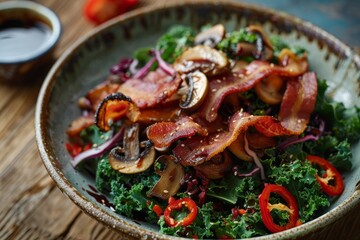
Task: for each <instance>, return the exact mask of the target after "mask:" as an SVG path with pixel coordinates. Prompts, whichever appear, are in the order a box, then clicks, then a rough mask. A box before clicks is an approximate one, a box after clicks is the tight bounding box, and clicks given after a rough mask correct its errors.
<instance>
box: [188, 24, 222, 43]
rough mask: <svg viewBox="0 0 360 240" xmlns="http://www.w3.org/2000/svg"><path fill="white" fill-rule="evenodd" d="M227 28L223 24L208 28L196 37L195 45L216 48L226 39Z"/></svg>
mask: <svg viewBox="0 0 360 240" xmlns="http://www.w3.org/2000/svg"><path fill="white" fill-rule="evenodd" d="M225 33H226V31H225V27H224V25H222V24H216V25H215V26H213V27H211V28H208V29H206V30H204V31H202V32H200V33H199V34H198V35H196V37H195V45H206V46H209V47H215V46H216V45H217V44H218V43H219V42H220V41H221V40H223V38H224V37H225Z"/></svg>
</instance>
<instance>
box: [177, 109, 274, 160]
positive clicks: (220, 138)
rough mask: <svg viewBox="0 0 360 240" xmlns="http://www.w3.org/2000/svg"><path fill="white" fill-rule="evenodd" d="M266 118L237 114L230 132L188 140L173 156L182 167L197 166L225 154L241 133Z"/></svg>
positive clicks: (231, 123)
mask: <svg viewBox="0 0 360 240" xmlns="http://www.w3.org/2000/svg"><path fill="white" fill-rule="evenodd" d="M266 117H268V116H253V115H249V114H248V113H244V112H241V111H240V112H237V113H235V114H234V115H233V116H232V117H231V119H230V122H229V130H228V131H222V132H220V133H213V134H210V135H209V136H207V137H200V136H195V137H192V138H189V139H186V140H184V141H183V142H181V143H179V144H178V145H177V146H176V147H175V148H174V149H173V154H174V155H175V156H176V158H177V160H178V161H179V162H180V163H181V164H182V165H184V166H197V165H199V164H202V163H203V162H206V161H208V160H210V159H211V158H212V157H214V156H215V155H216V154H218V153H221V152H223V151H224V150H225V148H227V147H228V146H229V145H230V144H231V143H232V142H233V141H235V140H236V139H237V137H238V136H239V134H240V133H241V132H243V131H246V129H247V128H248V127H249V126H251V125H253V124H255V123H256V122H258V121H259V120H261V119H262V118H266Z"/></svg>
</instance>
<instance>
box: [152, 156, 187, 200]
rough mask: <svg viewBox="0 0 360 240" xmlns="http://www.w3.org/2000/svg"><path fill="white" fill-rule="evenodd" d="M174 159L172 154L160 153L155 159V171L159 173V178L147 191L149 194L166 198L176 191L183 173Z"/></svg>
mask: <svg viewBox="0 0 360 240" xmlns="http://www.w3.org/2000/svg"><path fill="white" fill-rule="evenodd" d="M175 160H176V159H175V157H174V156H172V155H162V156H160V157H159V158H158V159H156V161H155V164H154V166H155V172H156V173H157V174H158V175H160V179H159V181H158V182H157V183H156V184H155V186H154V187H153V188H152V189H151V191H150V192H149V195H150V196H153V197H158V198H161V199H164V200H168V199H169V197H171V196H174V195H175V194H176V193H177V192H178V190H179V188H180V186H181V183H182V181H183V179H184V176H185V173H184V169H183V167H182V166H181V165H180V164H178V163H175Z"/></svg>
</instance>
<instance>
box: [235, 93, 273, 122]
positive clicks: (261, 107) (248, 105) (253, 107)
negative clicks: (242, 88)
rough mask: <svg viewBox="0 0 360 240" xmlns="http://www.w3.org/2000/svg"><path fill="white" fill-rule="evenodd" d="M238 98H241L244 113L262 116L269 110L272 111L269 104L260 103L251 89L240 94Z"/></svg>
mask: <svg viewBox="0 0 360 240" xmlns="http://www.w3.org/2000/svg"><path fill="white" fill-rule="evenodd" d="M240 96H241V98H242V102H243V104H244V108H245V110H246V112H249V113H251V114H253V115H257V116H264V115H267V114H268V110H269V109H270V110H271V109H272V108H271V106H270V105H269V104H267V103H265V102H263V101H261V99H260V98H259V97H258V96H257V95H256V93H255V91H254V90H252V89H251V90H249V91H246V92H243V93H241V94H240ZM274 109H275V107H274ZM274 112H277V111H274ZM273 115H275V114H273Z"/></svg>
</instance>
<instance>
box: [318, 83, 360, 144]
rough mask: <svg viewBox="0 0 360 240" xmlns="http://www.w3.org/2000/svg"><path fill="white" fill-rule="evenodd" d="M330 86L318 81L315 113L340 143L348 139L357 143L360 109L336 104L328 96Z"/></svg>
mask: <svg viewBox="0 0 360 240" xmlns="http://www.w3.org/2000/svg"><path fill="white" fill-rule="evenodd" d="M327 88H328V85H327V83H326V81H325V80H318V96H317V99H316V105H315V111H314V113H315V114H317V115H319V116H320V117H321V118H322V119H323V120H324V121H325V123H326V129H327V130H329V131H331V132H332V135H333V136H334V137H336V138H337V139H339V140H340V141H342V140H345V139H348V141H349V142H350V143H355V142H357V141H358V140H359V139H360V108H359V107H357V106H354V107H351V108H345V106H344V104H343V103H339V102H334V101H333V100H331V99H330V98H329V97H328V96H326V90H327Z"/></svg>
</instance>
